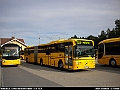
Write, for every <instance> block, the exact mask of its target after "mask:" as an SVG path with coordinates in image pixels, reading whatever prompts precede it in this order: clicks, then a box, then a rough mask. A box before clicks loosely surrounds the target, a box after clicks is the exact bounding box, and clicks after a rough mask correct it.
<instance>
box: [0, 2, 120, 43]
mask: <svg viewBox="0 0 120 90" xmlns="http://www.w3.org/2000/svg"><path fill="white" fill-rule="evenodd" d="M119 4H120V0H0V37H1V38H5V37H6V38H10V37H12V36H15V37H16V38H23V39H24V40H25V43H26V44H27V45H38V44H39V37H40V43H42V44H43V43H48V42H50V41H52V40H57V39H61V38H62V39H63V38H64V39H67V38H70V37H72V36H74V35H77V36H78V37H87V36H89V35H93V36H98V35H99V34H100V32H101V30H105V31H106V30H107V29H108V28H110V29H113V28H114V27H115V24H114V21H115V20H116V19H120V5H119Z"/></svg>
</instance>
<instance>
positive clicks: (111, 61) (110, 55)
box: [98, 38, 120, 67]
mask: <svg viewBox="0 0 120 90" xmlns="http://www.w3.org/2000/svg"><path fill="white" fill-rule="evenodd" d="M98 63H99V64H106V65H110V66H112V67H114V66H117V65H120V38H111V39H106V40H103V41H101V42H99V44H98Z"/></svg>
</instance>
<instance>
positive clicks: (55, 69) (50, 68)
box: [21, 61, 89, 73]
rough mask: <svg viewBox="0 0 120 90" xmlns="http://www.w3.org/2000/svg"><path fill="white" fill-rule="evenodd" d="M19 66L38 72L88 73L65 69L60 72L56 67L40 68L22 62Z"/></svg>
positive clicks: (37, 65) (44, 66)
mask: <svg viewBox="0 0 120 90" xmlns="http://www.w3.org/2000/svg"><path fill="white" fill-rule="evenodd" d="M21 66H24V67H26V68H30V69H35V70H38V71H40V70H45V71H54V72H66V73H73V72H86V71H89V70H67V69H63V70H60V69H59V68H57V67H53V66H48V65H43V66H40V65H39V64H33V63H26V62H24V61H22V63H21Z"/></svg>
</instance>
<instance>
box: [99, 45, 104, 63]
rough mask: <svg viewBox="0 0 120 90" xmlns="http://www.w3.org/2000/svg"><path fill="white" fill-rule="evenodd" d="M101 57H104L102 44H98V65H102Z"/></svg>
mask: <svg viewBox="0 0 120 90" xmlns="http://www.w3.org/2000/svg"><path fill="white" fill-rule="evenodd" d="M103 55H104V44H100V45H99V47H98V63H103V60H102V59H103V58H102V57H103Z"/></svg>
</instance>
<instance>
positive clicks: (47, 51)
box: [24, 39, 95, 70]
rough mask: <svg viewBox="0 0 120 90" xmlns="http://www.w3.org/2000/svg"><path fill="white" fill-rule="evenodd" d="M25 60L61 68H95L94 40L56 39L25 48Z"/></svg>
mask: <svg viewBox="0 0 120 90" xmlns="http://www.w3.org/2000/svg"><path fill="white" fill-rule="evenodd" d="M24 55H25V56H24V57H25V61H26V62H27V63H37V64H40V65H49V66H53V67H58V68H59V69H61V70H62V69H68V70H78V69H88V68H95V52H94V42H93V41H92V40H86V39H68V40H56V41H52V42H50V43H47V44H41V45H38V46H30V47H27V48H25V53H24Z"/></svg>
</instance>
